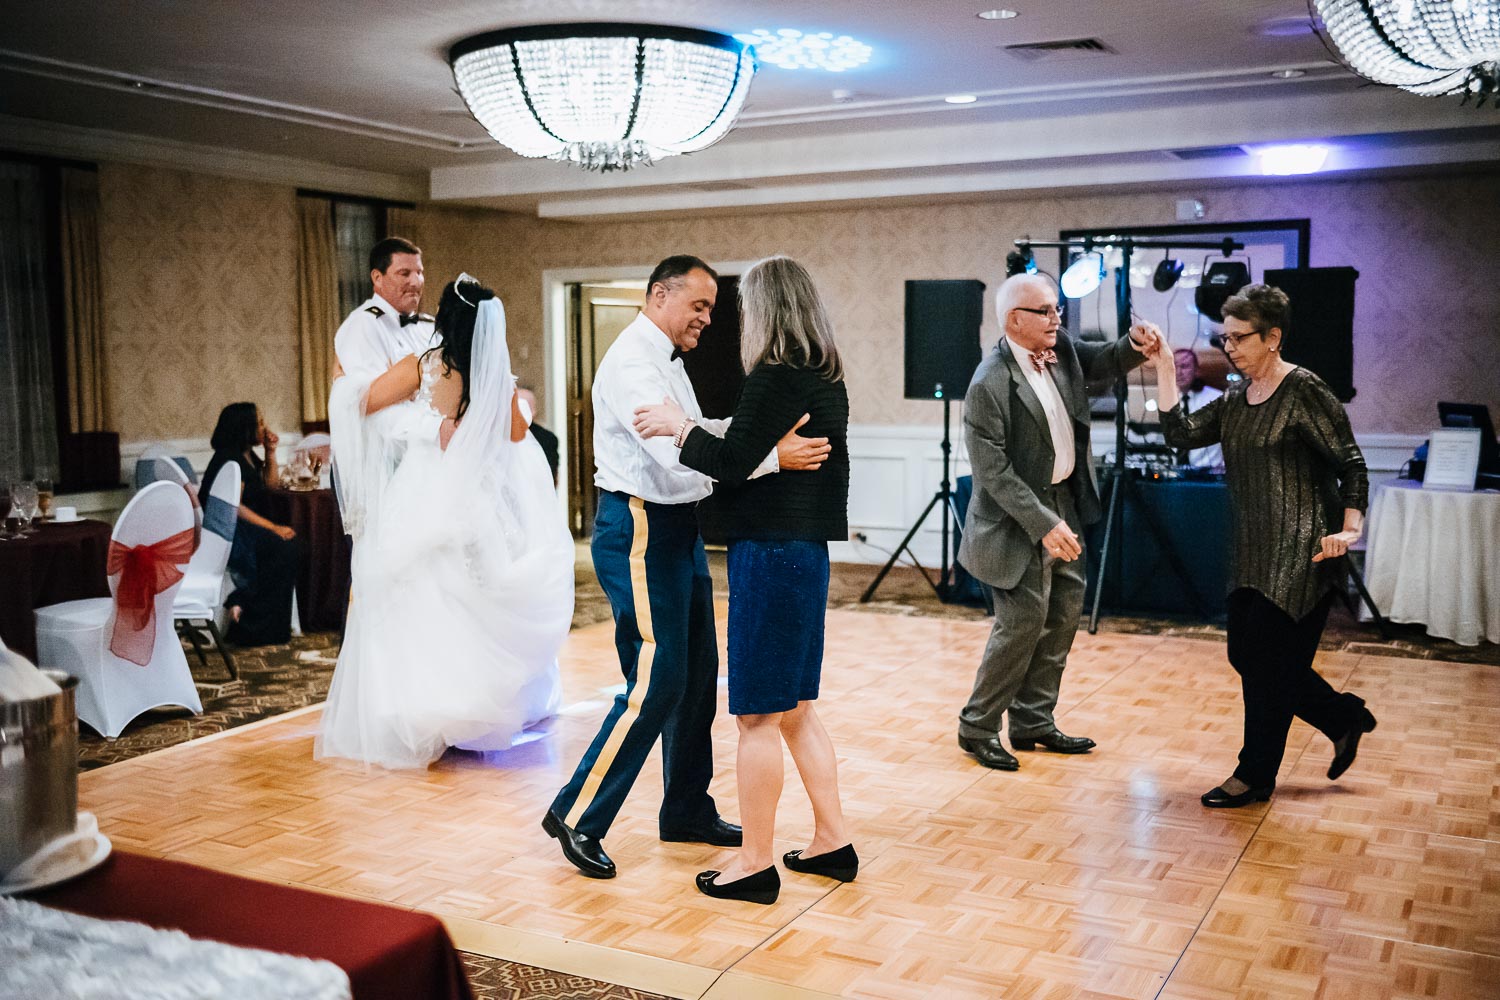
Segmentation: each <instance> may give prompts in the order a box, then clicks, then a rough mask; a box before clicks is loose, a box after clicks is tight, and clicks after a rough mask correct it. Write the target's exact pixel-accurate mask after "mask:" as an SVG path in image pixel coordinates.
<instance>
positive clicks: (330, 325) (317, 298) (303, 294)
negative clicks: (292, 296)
mask: <svg viewBox="0 0 1500 1000" xmlns="http://www.w3.org/2000/svg"><path fill="white" fill-rule="evenodd" d="M338 303H339V269H338V253H337V251H336V249H335V247H334V239H333V209H332V206H331V205H330V204H329V202H328V201H327V200H326V199H324V198H298V199H297V338H298V343H299V345H300V347H301V356H302V364H301V370H302V422H303V423H304V424H308V423H319V422H322V421H326V420H327V419H328V389H329V386H330V385H332V383H333V335H334V334H335V333H336V332H337V331H338V328H339V315H338V310H339V306H338Z"/></svg>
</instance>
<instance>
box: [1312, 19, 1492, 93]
mask: <svg viewBox="0 0 1500 1000" xmlns="http://www.w3.org/2000/svg"><path fill="white" fill-rule="evenodd" d="M1309 3H1310V4H1311V5H1312V9H1313V13H1314V14H1315V16H1316V17H1319V18H1321V19H1322V21H1323V26H1324V28H1323V30H1324V32H1325V33H1326V34H1325V37H1326V38H1330V39H1331V40H1332V42H1333V46H1334V47H1335V48H1336V49H1337V51H1338V54H1339V56H1340V58H1342V60H1343V61H1344V63H1345V64H1346V65H1347V66H1348V67H1349V68H1350V69H1352V70H1354V72H1356V73H1358V74H1359V75H1360V76H1363V77H1365V78H1366V79H1368V80H1373V81H1374V82H1376V83H1385V84H1390V85H1392V86H1396V87H1400V88H1402V89H1403V90H1409V91H1411V92H1412V93H1414V94H1423V95H1425V96H1438V95H1442V94H1463V95H1464V101H1465V102H1467V101H1468V100H1469V98H1471V97H1475V98H1478V101H1479V103H1480V104H1483V103H1484V101H1485V98H1489V99H1491V100H1496V99H1497V96H1496V94H1497V90H1500V0H1309Z"/></svg>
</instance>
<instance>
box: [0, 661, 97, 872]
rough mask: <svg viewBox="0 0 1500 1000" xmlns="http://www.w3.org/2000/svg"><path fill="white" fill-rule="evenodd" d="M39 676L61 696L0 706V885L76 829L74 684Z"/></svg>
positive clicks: (63, 677) (57, 676) (57, 675)
mask: <svg viewBox="0 0 1500 1000" xmlns="http://www.w3.org/2000/svg"><path fill="white" fill-rule="evenodd" d="M42 672H43V673H44V674H46V675H47V676H48V677H50V678H52V680H53V681H55V682H56V683H57V686H58V687H60V688H62V690H61V691H60V692H58V693H57V694H54V695H48V696H47V697H45V698H33V699H32V700H30V701H7V702H4V703H0V881H4V879H5V877H6V875H7V874H9V873H10V871H11V869H13V868H15V867H16V866H17V865H19V864H20V863H21V862H23V861H25V860H26V859H27V858H29V857H31V856H32V855H33V854H35V853H36V852H37V851H39V850H41V849H42V848H43V847H44V846H46V845H47V844H48V843H49V842H51V841H53V840H55V839H57V838H58V837H63V836H67V835H68V834H70V833H72V832H73V831H74V829H76V828H77V826H78V715H77V713H76V712H75V711H74V708H73V695H74V690H75V689H76V688H77V687H78V678H76V677H70V676H68V675H67V674H65V673H63V672H62V671H60V670H44V671H42Z"/></svg>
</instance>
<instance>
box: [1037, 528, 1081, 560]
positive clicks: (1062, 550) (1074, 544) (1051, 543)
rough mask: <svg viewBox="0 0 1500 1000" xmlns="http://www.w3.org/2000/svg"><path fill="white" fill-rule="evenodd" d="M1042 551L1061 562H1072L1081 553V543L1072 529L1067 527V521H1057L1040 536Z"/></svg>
mask: <svg viewBox="0 0 1500 1000" xmlns="http://www.w3.org/2000/svg"><path fill="white" fill-rule="evenodd" d="M1042 551H1043V552H1045V553H1047V554H1048V555H1049V556H1053V557H1055V558H1057V559H1061V560H1062V561H1063V562H1072V561H1073V560H1075V559H1077V558H1078V557H1079V556H1081V555H1083V545H1082V544H1081V543H1080V542H1079V541H1078V536H1077V535H1075V534H1073V529H1072V528H1070V527H1068V522H1066V521H1058V522H1057V523H1056V524H1054V525H1053V526H1052V530H1051V531H1049V532H1047V533H1046V534H1045V535H1043V536H1042Z"/></svg>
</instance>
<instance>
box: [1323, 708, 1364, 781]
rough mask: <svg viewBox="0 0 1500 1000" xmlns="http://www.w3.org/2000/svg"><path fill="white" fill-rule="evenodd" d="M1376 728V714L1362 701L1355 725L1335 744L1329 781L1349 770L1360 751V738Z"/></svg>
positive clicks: (1329, 766) (1329, 770) (1329, 767)
mask: <svg viewBox="0 0 1500 1000" xmlns="http://www.w3.org/2000/svg"><path fill="white" fill-rule="evenodd" d="M1374 728H1375V716H1373V715H1371V714H1370V710H1369V709H1368V708H1365V704H1364V702H1360V703H1359V713H1358V715H1357V716H1356V718H1355V720H1354V725H1353V726H1351V727H1350V728H1349V731H1348V732H1347V733H1345V734H1344V735H1343V736H1342V737H1340V739H1339V741H1338V742H1337V743H1335V744H1334V745H1333V762H1332V763H1331V764H1329V765H1328V780H1329V781H1332V780H1334V779H1335V778H1337V777H1338V776H1339V775H1341V774H1343V773H1344V772H1345V771H1347V770H1349V765H1350V764H1353V763H1354V755H1355V754H1357V753H1359V738H1360V737H1361V736H1363V735H1364V734H1365V733H1368V732H1371V731H1372V730H1374Z"/></svg>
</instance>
